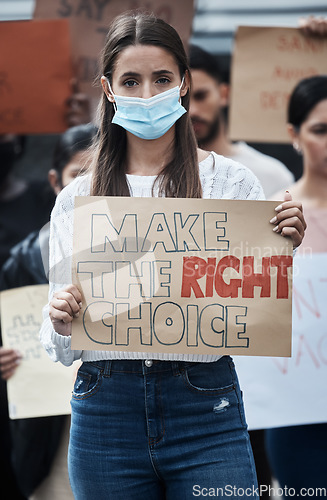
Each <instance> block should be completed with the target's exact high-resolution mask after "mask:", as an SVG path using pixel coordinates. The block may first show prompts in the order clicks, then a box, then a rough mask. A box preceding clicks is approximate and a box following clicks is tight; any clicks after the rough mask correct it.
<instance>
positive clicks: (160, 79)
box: [156, 76, 170, 85]
mask: <svg viewBox="0 0 327 500" xmlns="http://www.w3.org/2000/svg"><path fill="white" fill-rule="evenodd" d="M156 83H159V84H161V85H164V84H165V83H170V80H169V78H166V77H165V76H162V77H161V78H159V79H158V80H157V82H156Z"/></svg>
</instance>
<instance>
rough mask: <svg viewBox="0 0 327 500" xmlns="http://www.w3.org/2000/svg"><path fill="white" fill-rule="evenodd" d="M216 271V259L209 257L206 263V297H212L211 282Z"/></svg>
mask: <svg viewBox="0 0 327 500" xmlns="http://www.w3.org/2000/svg"><path fill="white" fill-rule="evenodd" d="M215 272H216V259H214V258H212V257H209V258H208V264H207V281H206V297H213V283H214V278H215Z"/></svg>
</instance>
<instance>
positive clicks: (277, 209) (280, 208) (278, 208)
mask: <svg viewBox="0 0 327 500" xmlns="http://www.w3.org/2000/svg"><path fill="white" fill-rule="evenodd" d="M281 210H283V205H278V207H276V208H275V211H276V212H280V211H281Z"/></svg>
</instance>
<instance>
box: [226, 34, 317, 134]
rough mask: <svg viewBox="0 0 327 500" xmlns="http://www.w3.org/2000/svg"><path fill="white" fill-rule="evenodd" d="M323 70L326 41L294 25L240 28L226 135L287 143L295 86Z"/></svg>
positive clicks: (236, 40)
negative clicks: (289, 109) (227, 133)
mask: <svg viewBox="0 0 327 500" xmlns="http://www.w3.org/2000/svg"><path fill="white" fill-rule="evenodd" d="M326 73H327V39H324V38H317V37H309V36H304V35H303V34H302V33H301V32H300V30H299V29H296V28H261V27H250V26H241V27H239V28H238V30H237V32H236V38H235V47H234V53H233V59H232V72H231V105H230V114H229V120H230V137H231V139H234V140H239V139H242V140H245V141H255V142H278V143H288V142H290V138H289V137H288V134H287V131H286V122H287V104H288V100H289V96H290V94H291V92H292V90H293V89H294V87H295V85H296V84H297V83H298V82H299V81H300V80H302V79H303V78H307V77H310V76H314V75H318V74H326Z"/></svg>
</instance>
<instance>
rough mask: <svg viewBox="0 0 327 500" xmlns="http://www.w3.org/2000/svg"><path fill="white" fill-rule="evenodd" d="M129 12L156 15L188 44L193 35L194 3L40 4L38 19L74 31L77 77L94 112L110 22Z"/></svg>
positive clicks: (62, 0) (107, 0)
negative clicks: (54, 21)
mask: <svg viewBox="0 0 327 500" xmlns="http://www.w3.org/2000/svg"><path fill="white" fill-rule="evenodd" d="M129 10H142V11H147V12H153V13H154V14H156V15H157V16H158V17H160V18H162V19H163V20H164V21H166V22H168V23H169V24H171V25H172V26H174V28H175V29H176V30H177V31H178V33H179V35H180V36H181V38H182V40H183V42H184V43H185V44H186V43H187V42H188V40H189V37H190V35H191V28H192V21H193V15H194V5H193V0H180V1H179V2H176V0H102V1H98V0H37V1H36V4H35V11H34V17H35V18H39V19H40V18H43V19H53V18H62V19H68V20H69V22H70V27H71V39H72V50H73V60H74V71H75V76H76V77H77V79H78V82H79V88H80V91H81V92H83V93H85V94H87V95H89V96H90V98H91V100H92V101H91V102H92V107H93V109H95V108H96V105H97V102H98V100H99V96H100V95H101V92H100V89H101V86H100V82H97V84H96V85H95V84H94V79H95V77H96V76H97V75H98V61H99V56H100V51H101V50H102V49H103V47H104V43H105V36H106V34H107V31H108V26H109V24H110V22H111V21H112V20H113V19H114V17H116V16H117V15H119V14H122V13H123V12H125V11H129Z"/></svg>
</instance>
